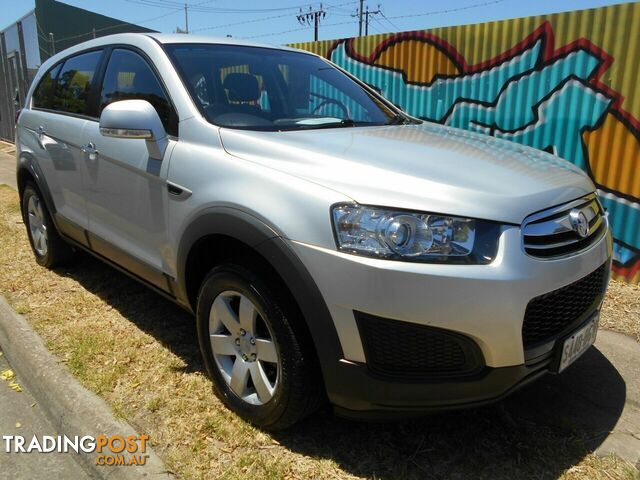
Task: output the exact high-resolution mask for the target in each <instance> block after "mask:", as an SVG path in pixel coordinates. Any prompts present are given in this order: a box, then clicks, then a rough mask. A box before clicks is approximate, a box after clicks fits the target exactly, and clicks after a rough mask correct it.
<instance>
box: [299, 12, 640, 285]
mask: <svg viewBox="0 0 640 480" xmlns="http://www.w3.org/2000/svg"><path fill="white" fill-rule="evenodd" d="M293 46H295V47H298V48H303V49H305V50H310V51H313V52H315V53H318V54H320V55H323V56H324V57H326V58H329V59H331V60H332V61H333V62H335V63H336V64H338V65H340V66H341V67H342V68H344V69H345V70H347V71H349V72H351V73H352V74H354V75H356V76H357V77H359V78H360V79H362V80H363V81H365V82H366V83H368V84H369V85H371V86H372V87H374V88H376V89H377V90H378V91H380V92H381V93H382V94H383V95H385V96H386V97H387V98H388V99H390V100H391V101H392V102H393V103H395V104H397V105H399V106H400V107H402V108H403V109H404V110H405V111H407V112H409V113H410V114H412V115H414V116H417V117H420V118H423V119H427V120H431V121H435V122H439V123H443V124H446V125H450V126H455V127H460V128H465V129H468V130H473V131H476V132H482V133H486V134H488V135H494V136H496V137H500V138H505V139H509V140H512V141H514V142H519V143H522V144H525V145H529V146H532V147H536V148H539V149H542V150H546V151H549V152H552V153H555V154H557V155H559V156H561V157H563V158H565V159H567V160H570V161H571V162H573V163H575V164H576V165H579V166H580V167H581V168H583V169H584V170H586V171H587V172H588V173H589V175H590V176H591V178H592V179H593V181H594V182H595V183H596V185H597V186H598V190H599V192H600V195H601V198H602V201H603V203H604V206H605V208H606V209H607V210H608V212H609V214H610V219H611V225H612V230H613V234H614V237H615V246H614V276H617V277H618V278H622V279H626V280H628V281H631V282H634V283H640V121H639V119H640V91H639V88H640V80H639V75H640V3H632V4H624V5H614V6H610V7H605V8H598V9H591V10H580V11H574V12H567V13H560V14H554V15H546V16H538V17H527V18H519V19H513V20H505V21H500V22H490V23H483V24H475V25H466V26H459V27H445V28H437V29H432V30H421V31H413V32H402V33H393V34H382V35H370V36H368V37H360V38H351V39H342V40H331V41H320V42H311V43H304V44H294V45H293Z"/></svg>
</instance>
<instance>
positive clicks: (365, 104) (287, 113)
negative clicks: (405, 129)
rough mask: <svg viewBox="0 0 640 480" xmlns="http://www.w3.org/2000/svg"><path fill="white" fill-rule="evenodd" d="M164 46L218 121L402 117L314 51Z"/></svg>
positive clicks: (282, 125)
mask: <svg viewBox="0 0 640 480" xmlns="http://www.w3.org/2000/svg"><path fill="white" fill-rule="evenodd" d="M165 47H166V50H167V52H168V54H169V56H170V57H171V59H172V61H173V63H174V65H175V66H176V68H177V70H178V72H179V74H180V75H181V76H182V79H183V81H184V83H185V85H186V86H187V88H188V90H189V92H190V94H191V96H192V97H193V100H194V101H195V103H196V104H197V105H198V107H199V109H200V111H201V112H202V113H203V115H204V116H205V118H206V119H207V120H208V121H209V122H211V123H213V124H215V125H219V126H222V127H231V128H242V129H250V130H271V131H276V130H298V129H312V128H332V127H346V126H366V125H385V124H389V123H394V122H396V121H397V117H398V115H397V113H396V112H393V111H392V110H391V109H390V108H388V107H387V106H386V105H384V103H383V102H381V101H380V100H379V99H378V98H376V97H375V96H374V95H372V94H370V93H369V92H367V91H366V90H365V89H364V88H362V87H361V86H360V85H358V83H356V82H355V81H353V80H352V79H351V78H349V77H348V76H347V75H345V74H344V73H342V72H341V71H340V70H338V69H336V68H335V67H333V66H332V65H331V64H329V63H328V62H326V61H324V60H323V59H322V58H319V57H316V56H315V55H309V54H305V53H298V52H295V51H287V50H277V49H270V48H260V47H245V46H240V45H208V44H171V45H166V46H165Z"/></svg>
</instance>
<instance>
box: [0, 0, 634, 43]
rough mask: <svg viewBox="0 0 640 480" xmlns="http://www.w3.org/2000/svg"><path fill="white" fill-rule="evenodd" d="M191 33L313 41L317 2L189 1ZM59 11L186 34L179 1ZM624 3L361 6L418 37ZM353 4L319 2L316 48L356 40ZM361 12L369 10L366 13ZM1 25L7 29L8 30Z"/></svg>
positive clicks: (437, 0) (377, 26) (377, 28)
mask: <svg viewBox="0 0 640 480" xmlns="http://www.w3.org/2000/svg"><path fill="white" fill-rule="evenodd" d="M186 2H187V4H188V9H187V10H188V21H189V31H190V32H191V33H197V34H201V35H211V36H227V35H231V36H233V37H239V38H251V39H255V40H256V41H260V42H264V43H273V44H284V43H293V42H305V41H310V40H313V26H310V25H306V24H305V25H301V24H300V23H299V22H298V20H297V18H296V16H297V15H298V14H299V11H300V9H301V8H302V9H303V10H304V11H308V10H309V7H310V6H311V8H312V9H319V8H320V5H321V3H320V2H316V1H314V2H304V1H302V0H270V1H264V0H262V1H261V0H209V1H206V0H186ZM63 3H67V4H69V5H74V6H76V7H80V8H84V9H87V10H91V11H94V12H97V13H101V14H103V15H108V16H110V17H114V18H117V19H120V20H124V21H127V22H131V23H136V24H139V25H142V26H145V27H147V28H151V29H153V30H158V31H160V32H165V33H170V32H174V31H176V28H177V27H179V28H181V29H184V28H185V12H184V3H185V2H184V0H66V1H65V2H63ZM614 3H626V2H624V1H620V0H618V1H611V0H609V1H607V0H447V1H445V2H443V1H441V0H413V1H411V0H368V1H367V0H365V5H366V6H368V7H369V10H371V11H376V10H380V11H381V12H382V13H380V14H377V15H372V16H371V21H370V27H369V33H370V34H373V33H384V32H398V31H406V30H419V29H426V28H433V27H440V26H448V25H462V24H469V23H479V22H487V21H492V20H502V19H505V18H516V17H526V16H529V15H540V14H545V13H556V12H563V11H568V10H577V9H583V8H594V7H600V6H603V5H611V4H614ZM358 4H359V1H358V0H351V1H350V0H328V1H323V2H322V7H323V10H324V12H325V16H324V18H322V19H321V21H320V28H319V38H320V40H325V39H334V38H344V37H352V36H356V35H357V34H358V19H357V18H356V17H354V16H352V15H355V13H356V11H357V8H358ZM33 7H34V1H33V0H0V8H1V9H2V12H3V15H2V20H0V30H2V29H4V28H5V27H6V26H7V25H9V24H11V23H13V22H14V21H15V20H17V19H18V18H20V17H21V16H22V15H24V14H25V13H27V12H29V11H30V10H32V9H33ZM365 9H366V7H365ZM5 24H6V25H5Z"/></svg>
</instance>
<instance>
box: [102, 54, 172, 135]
mask: <svg viewBox="0 0 640 480" xmlns="http://www.w3.org/2000/svg"><path fill="white" fill-rule="evenodd" d="M118 100H146V101H147V102H149V103H150V104H151V105H153V106H154V108H155V109H156V111H157V112H158V116H159V117H160V120H162V124H163V125H164V128H165V130H166V131H167V133H169V134H170V135H177V134H178V126H177V116H176V114H175V112H173V109H172V107H171V103H170V102H169V100H168V98H167V95H166V94H165V93H164V90H163V89H162V86H161V85H160V82H159V81H158V78H157V77H156V75H155V73H154V72H153V70H151V67H150V66H149V64H148V63H147V62H146V60H145V59H144V58H142V57H141V56H140V55H138V54H137V53H135V52H132V51H131V50H124V49H115V50H114V51H113V53H112V54H111V58H109V64H108V65H107V70H106V72H105V74H104V80H103V82H102V92H101V93H100V112H102V110H103V109H104V107H106V106H107V105H109V104H110V103H111V102H117V101H118Z"/></svg>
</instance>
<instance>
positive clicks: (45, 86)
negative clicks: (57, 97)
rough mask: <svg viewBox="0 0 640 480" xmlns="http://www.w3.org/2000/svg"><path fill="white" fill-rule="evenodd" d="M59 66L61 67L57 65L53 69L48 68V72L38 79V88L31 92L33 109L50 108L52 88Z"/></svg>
mask: <svg viewBox="0 0 640 480" xmlns="http://www.w3.org/2000/svg"><path fill="white" fill-rule="evenodd" d="M61 66H62V65H61V64H58V65H56V66H54V67H53V68H50V69H49V71H48V72H47V73H45V74H44V75H43V76H42V78H41V79H40V82H39V83H38V86H37V87H36V89H35V90H34V92H33V97H32V105H33V107H35V108H51V100H52V98H51V93H52V88H53V85H54V82H55V80H56V77H57V76H58V73H59V72H60V67H61Z"/></svg>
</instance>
